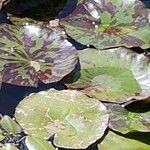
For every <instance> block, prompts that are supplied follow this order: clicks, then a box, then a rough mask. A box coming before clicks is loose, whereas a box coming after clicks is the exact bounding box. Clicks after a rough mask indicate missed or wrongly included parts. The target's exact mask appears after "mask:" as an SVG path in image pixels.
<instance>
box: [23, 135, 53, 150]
mask: <svg viewBox="0 0 150 150" xmlns="http://www.w3.org/2000/svg"><path fill="white" fill-rule="evenodd" d="M25 144H26V146H27V148H28V149H29V150H54V149H55V148H54V147H53V146H52V145H51V144H49V143H48V142H47V141H45V140H44V139H40V138H38V137H31V136H27V137H26V139H25Z"/></svg>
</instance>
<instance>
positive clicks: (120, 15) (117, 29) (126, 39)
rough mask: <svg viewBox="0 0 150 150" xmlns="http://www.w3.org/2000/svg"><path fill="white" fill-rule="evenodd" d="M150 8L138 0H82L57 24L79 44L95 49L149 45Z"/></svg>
mask: <svg viewBox="0 0 150 150" xmlns="http://www.w3.org/2000/svg"><path fill="white" fill-rule="evenodd" d="M149 13H150V9H148V8H146V7H145V5H144V3H142V2H141V1H140V0H130V1H125V0H84V1H83V2H82V1H81V3H80V1H79V5H78V6H77V8H76V9H75V10H74V12H73V13H72V14H71V15H69V16H67V17H65V18H62V19H61V21H60V24H61V25H63V26H64V28H65V30H66V32H67V34H68V35H69V36H71V37H72V38H73V39H75V40H76V41H78V42H80V43H82V44H86V45H87V44H90V45H94V46H95V47H96V48H98V49H106V48H110V47H119V46H125V47H141V48H143V49H146V48H149V47H150V38H149V37H150V21H149Z"/></svg>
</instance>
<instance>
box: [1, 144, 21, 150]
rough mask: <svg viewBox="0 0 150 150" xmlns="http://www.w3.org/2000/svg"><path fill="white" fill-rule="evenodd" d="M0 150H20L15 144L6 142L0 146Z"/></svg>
mask: <svg viewBox="0 0 150 150" xmlns="http://www.w3.org/2000/svg"><path fill="white" fill-rule="evenodd" d="M0 150H19V149H18V148H17V147H15V146H14V145H13V144H9V143H8V144H5V145H4V146H2V147H0Z"/></svg>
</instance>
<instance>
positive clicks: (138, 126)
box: [106, 103, 150, 134]
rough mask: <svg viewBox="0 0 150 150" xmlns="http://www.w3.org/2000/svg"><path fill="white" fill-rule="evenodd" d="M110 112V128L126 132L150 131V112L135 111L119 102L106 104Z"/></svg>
mask: <svg viewBox="0 0 150 150" xmlns="http://www.w3.org/2000/svg"><path fill="white" fill-rule="evenodd" d="M106 106H107V109H108V112H109V117H110V119H109V128H111V129H112V130H114V131H117V132H120V133H122V134H126V133H128V132H134V131H140V132H149V131H150V112H145V113H134V112H130V111H128V110H126V109H125V108H123V107H122V106H120V105H117V104H109V103H107V104H106Z"/></svg>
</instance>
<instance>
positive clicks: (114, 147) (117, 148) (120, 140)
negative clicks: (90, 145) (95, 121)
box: [98, 131, 150, 150]
mask: <svg viewBox="0 0 150 150" xmlns="http://www.w3.org/2000/svg"><path fill="white" fill-rule="evenodd" d="M110 148H111V150H149V149H150V145H148V144H145V143H143V142H140V141H137V140H133V139H128V138H125V137H123V136H119V135H117V134H115V133H113V132H111V131H110V132H109V133H108V135H107V136H106V137H105V139H104V140H103V141H102V142H101V143H100V144H99V145H98V150H109V149H110Z"/></svg>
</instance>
